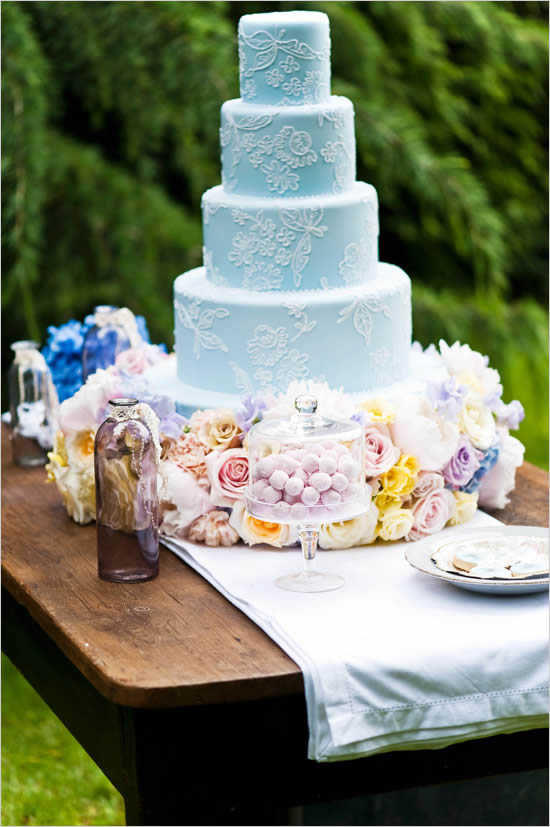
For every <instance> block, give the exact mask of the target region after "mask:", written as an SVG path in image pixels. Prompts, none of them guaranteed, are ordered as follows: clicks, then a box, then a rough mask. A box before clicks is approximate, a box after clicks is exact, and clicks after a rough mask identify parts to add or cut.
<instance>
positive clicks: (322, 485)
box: [309, 471, 332, 491]
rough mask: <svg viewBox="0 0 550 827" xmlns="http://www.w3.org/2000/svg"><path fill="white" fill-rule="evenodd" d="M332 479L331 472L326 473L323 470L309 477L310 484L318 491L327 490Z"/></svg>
mask: <svg viewBox="0 0 550 827" xmlns="http://www.w3.org/2000/svg"><path fill="white" fill-rule="evenodd" d="M331 483H332V480H331V478H330V475H329V474H324V473H323V472H322V471H317V473H315V474H312V475H311V477H310V478H309V484H310V485H312V486H313V488H315V489H316V490H317V491H327V490H328V489H329V488H330V486H331Z"/></svg>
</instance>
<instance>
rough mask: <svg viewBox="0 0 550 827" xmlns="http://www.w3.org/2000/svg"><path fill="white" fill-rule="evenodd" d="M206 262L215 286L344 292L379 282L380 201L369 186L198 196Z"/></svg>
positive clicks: (216, 191)
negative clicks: (333, 191) (299, 194)
mask: <svg viewBox="0 0 550 827" xmlns="http://www.w3.org/2000/svg"><path fill="white" fill-rule="evenodd" d="M202 210H203V235H204V265H205V267H206V273H207V276H208V280H209V281H211V282H212V283H213V284H216V285H218V286H220V287H221V286H226V287H244V288H247V289H249V290H258V291H266V290H299V289H313V290H314V289H319V288H321V287H322V286H325V287H326V286H328V287H344V286H345V285H351V284H358V283H360V282H364V281H369V280H370V279H375V278H376V277H377V265H378V199H377V196H376V190H375V189H374V187H372V186H371V185H370V184H364V183H362V182H357V183H356V184H354V185H353V187H352V188H351V190H349V192H344V193H341V194H340V195H320V196H315V197H313V196H310V197H309V198H287V199H283V198H253V197H251V196H242V195H234V194H233V193H228V192H226V190H225V189H224V188H223V187H220V186H218V187H213V188H212V189H210V190H207V191H206V192H205V193H204V195H203V197H202Z"/></svg>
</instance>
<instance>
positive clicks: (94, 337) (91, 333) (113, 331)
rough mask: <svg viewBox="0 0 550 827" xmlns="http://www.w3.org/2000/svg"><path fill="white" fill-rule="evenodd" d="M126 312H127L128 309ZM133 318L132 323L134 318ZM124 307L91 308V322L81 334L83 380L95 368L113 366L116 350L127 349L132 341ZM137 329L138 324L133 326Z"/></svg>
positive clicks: (101, 306)
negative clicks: (82, 334)
mask: <svg viewBox="0 0 550 827" xmlns="http://www.w3.org/2000/svg"><path fill="white" fill-rule="evenodd" d="M127 314H128V315H131V314H130V311H127ZM132 319H133V321H134V324H135V318H133V315H132ZM127 322H128V318H127V317H126V315H125V314H124V309H120V308H118V307H113V306H112V305H108V304H101V305H98V306H97V307H95V308H94V324H93V326H92V327H91V328H90V329H89V330H88V331H87V333H86V335H85V336H84V345H83V347H82V381H83V382H85V381H86V379H87V378H88V376H90V375H91V374H92V373H95V372H96V370H98V369H100V368H102V369H105V368H108V367H109V365H114V363H115V362H116V358H117V356H118V354H119V353H122V351H123V350H128V348H130V347H132V346H133V345H134V344H135V342H133V341H132V339H133V338H134V337H133V335H132V333H133V331H132V330H129V329H128V324H127ZM136 330H137V327H136Z"/></svg>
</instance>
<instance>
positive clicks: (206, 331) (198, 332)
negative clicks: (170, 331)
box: [174, 298, 230, 359]
mask: <svg viewBox="0 0 550 827" xmlns="http://www.w3.org/2000/svg"><path fill="white" fill-rule="evenodd" d="M201 301H202V300H201V299H197V298H193V299H192V301H190V303H189V304H188V305H187V306H186V305H185V304H184V303H183V302H181V301H178V299H176V300H175V301H174V308H175V311H176V313H177V316H178V319H179V320H180V322H181V323H182V325H183V326H184V327H185V328H187V330H192V331H193V333H194V337H193V353H194V355H195V357H196V358H197V359H200V355H201V348H204V349H205V350H222V351H223V352H224V353H227V352H228V347H227V345H226V344H225V342H224V341H223V339H222V338H221V337H220V336H218V334H217V333H213V332H212V330H211V328H212V327H213V325H214V322H215V320H216V319H225V318H226V317H227V316H229V315H230V314H229V310H227V309H226V308H225V307H216V308H206V309H205V310H201Z"/></svg>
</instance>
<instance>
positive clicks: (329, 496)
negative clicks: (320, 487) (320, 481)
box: [321, 488, 342, 505]
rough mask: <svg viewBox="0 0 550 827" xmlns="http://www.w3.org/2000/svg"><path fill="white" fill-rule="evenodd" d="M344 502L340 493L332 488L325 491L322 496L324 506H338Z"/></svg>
mask: <svg viewBox="0 0 550 827" xmlns="http://www.w3.org/2000/svg"><path fill="white" fill-rule="evenodd" d="M341 501H342V495H341V494H339V493H338V491H333V490H332V488H331V489H330V490H329V491H323V493H322V494H321V502H322V503H323V505H336V503H339V502H341Z"/></svg>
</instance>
